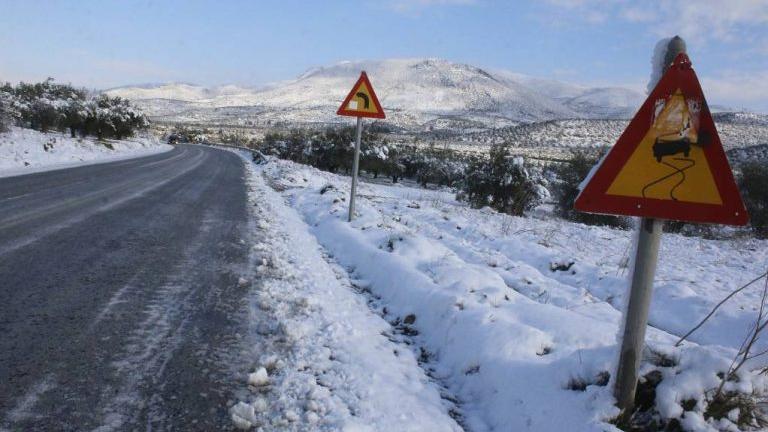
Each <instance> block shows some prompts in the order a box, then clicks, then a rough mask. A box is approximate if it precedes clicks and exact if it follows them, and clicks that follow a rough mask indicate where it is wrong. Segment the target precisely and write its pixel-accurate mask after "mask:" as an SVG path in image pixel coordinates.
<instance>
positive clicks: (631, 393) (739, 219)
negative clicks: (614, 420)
mask: <svg viewBox="0 0 768 432" xmlns="http://www.w3.org/2000/svg"><path fill="white" fill-rule="evenodd" d="M663 58H664V59H665V60H664V69H663V74H662V76H661V79H660V80H659V82H658V83H657V84H656V86H655V87H654V88H653V91H651V92H650V94H649V95H648V99H646V101H645V102H644V103H643V105H642V106H641V107H640V109H639V110H638V111H637V114H635V117H634V118H633V119H632V121H631V122H630V123H629V125H628V126H627V128H626V130H625V131H624V133H622V134H621V137H620V138H619V140H618V141H617V142H616V144H615V145H614V146H613V147H612V148H611V150H610V151H609V152H608V154H607V155H606V156H605V158H603V160H602V161H601V163H600V165H599V166H598V167H597V169H595V170H594V175H592V176H591V177H590V178H589V180H588V181H587V184H586V186H584V189H583V190H582V191H581V193H580V194H579V196H578V197H577V198H576V202H575V204H574V207H575V208H576V210H579V211H583V212H588V213H600V214H614V215H624V216H639V217H641V226H640V232H639V233H638V242H637V251H636V255H635V261H634V269H633V272H632V284H631V287H630V291H629V293H628V296H629V298H628V301H627V310H626V311H625V317H624V319H625V322H624V329H623V334H622V340H621V351H620V355H619V364H618V365H617V371H616V381H615V388H614V395H615V396H616V401H617V405H618V407H619V408H621V410H622V416H623V417H624V419H626V420H628V419H629V417H631V416H632V414H633V409H634V404H635V390H636V388H637V378H638V377H637V371H638V369H639V366H640V361H641V360H642V354H643V348H644V346H645V328H646V326H647V324H648V312H649V308H650V303H651V295H652V294H653V277H654V273H655V271H656V263H657V259H658V254H659V244H660V240H661V231H662V225H663V220H665V219H669V220H679V221H685V222H703V223H717V224H728V225H745V224H746V223H747V221H748V216H747V211H746V208H745V207H744V203H743V202H742V200H741V196H740V195H739V190H738V188H737V187H736V182H735V181H734V179H733V173H732V172H731V168H730V166H729V165H728V160H727V159H726V157H725V152H724V151H723V147H722V144H721V143H720V137H719V136H718V135H717V129H716V128H715V123H714V121H713V120H712V114H711V113H710V112H709V107H708V105H707V102H706V100H705V99H704V92H703V91H702V90H701V86H700V85H699V80H698V78H697V77H696V73H695V72H694V71H693V67H692V65H691V61H690V60H689V59H688V56H687V55H686V54H685V43H684V42H683V41H682V39H680V38H679V37H677V36H676V37H674V38H672V39H671V41H670V42H669V44H668V46H667V50H666V55H665V56H663ZM670 59H673V60H671V61H670Z"/></svg>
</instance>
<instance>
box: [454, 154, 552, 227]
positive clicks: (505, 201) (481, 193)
mask: <svg viewBox="0 0 768 432" xmlns="http://www.w3.org/2000/svg"><path fill="white" fill-rule="evenodd" d="M544 196H545V194H544V192H543V191H542V187H541V185H540V184H539V183H538V182H537V181H535V180H534V178H533V177H532V176H531V174H530V173H529V171H528V170H527V169H526V167H525V165H524V163H523V159H522V158H520V157H511V156H510V155H509V151H508V145H507V144H500V145H494V146H493V147H492V148H491V151H490V154H489V157H488V158H484V159H478V160H476V161H474V162H472V163H471V164H470V165H469V167H468V168H467V172H466V175H465V178H464V181H463V183H462V185H461V191H460V192H459V194H458V195H457V198H459V199H462V200H465V201H467V202H469V204H470V205H471V206H472V207H475V208H482V207H485V206H490V207H492V208H494V209H496V210H498V211H500V212H503V213H507V214H511V215H517V216H521V215H523V214H524V213H525V212H526V211H528V210H531V209H533V208H534V207H536V206H537V205H538V204H540V203H541V201H542V199H543V197H544Z"/></svg>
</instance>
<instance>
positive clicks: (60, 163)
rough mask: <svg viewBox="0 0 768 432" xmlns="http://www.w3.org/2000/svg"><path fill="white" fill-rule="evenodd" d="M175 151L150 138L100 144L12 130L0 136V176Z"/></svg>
mask: <svg viewBox="0 0 768 432" xmlns="http://www.w3.org/2000/svg"><path fill="white" fill-rule="evenodd" d="M110 147H111V148H110ZM171 149H172V147H171V146H169V145H167V144H163V143H161V142H160V141H159V140H158V139H157V138H155V137H153V136H150V135H147V136H141V137H134V138H127V139H124V140H119V141H118V140H106V141H104V142H99V141H98V140H96V139H95V138H92V137H88V138H71V137H70V136H69V134H63V133H59V132H50V133H41V132H38V131H35V130H32V129H22V128H18V127H12V128H11V130H10V131H8V132H4V133H0V177H8V176H13V175H21V174H29V173H33V172H39V171H47V170H51V169H58V168H68V167H72V166H78V165H87V164H89V163H98V162H107V161H114V160H120V159H129V158H132V157H137V156H146V155H150V154H154V153H161V152H164V151H169V150H171Z"/></svg>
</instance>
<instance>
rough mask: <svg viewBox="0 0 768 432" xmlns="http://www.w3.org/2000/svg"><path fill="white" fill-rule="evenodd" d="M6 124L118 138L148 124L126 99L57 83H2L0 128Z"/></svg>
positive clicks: (49, 80) (131, 133) (0, 92)
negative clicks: (91, 93) (91, 94)
mask: <svg viewBox="0 0 768 432" xmlns="http://www.w3.org/2000/svg"><path fill="white" fill-rule="evenodd" d="M10 125H16V126H20V127H26V128H31V129H35V130H38V131H40V132H48V131H50V130H58V131H69V133H70V136H71V137H72V138H74V137H75V136H76V135H79V136H81V137H85V136H88V135H91V136H96V137H98V138H99V139H103V138H115V139H122V138H125V137H129V136H132V135H133V134H134V133H135V132H136V131H137V130H140V129H145V128H147V127H148V126H149V121H148V120H147V117H146V116H145V115H144V114H143V113H142V112H141V111H140V110H138V109H136V108H134V107H133V106H132V105H131V103H130V102H129V101H128V100H127V99H122V98H120V97H109V96H107V95H104V94H100V95H97V96H90V95H89V94H88V92H87V91H86V90H85V89H78V88H75V87H72V86H71V85H66V84H57V83H55V82H54V81H53V79H52V78H49V79H47V80H46V81H43V82H41V83H36V84H26V83H19V84H18V85H16V86H12V85H11V84H9V83H6V84H4V85H2V86H1V87H0V130H1V129H7V128H8V127H9V126H10Z"/></svg>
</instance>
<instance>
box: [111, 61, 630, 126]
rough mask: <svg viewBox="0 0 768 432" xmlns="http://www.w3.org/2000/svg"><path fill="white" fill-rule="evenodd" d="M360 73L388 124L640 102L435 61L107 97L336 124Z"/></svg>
mask: <svg viewBox="0 0 768 432" xmlns="http://www.w3.org/2000/svg"><path fill="white" fill-rule="evenodd" d="M361 70H366V71H367V72H368V75H369V76H370V77H371V80H372V82H373V84H374V86H375V89H376V92H377V95H378V96H379V98H380V99H381V102H382V105H383V106H384V108H385V110H387V112H388V115H389V121H390V122H391V123H394V124H399V125H402V126H406V127H421V126H424V125H425V124H427V123H428V122H434V121H435V120H436V119H440V118H450V119H456V120H459V121H466V120H470V121H479V122H481V123H482V124H486V125H493V126H494V127H497V126H499V125H500V124H499V122H500V121H501V122H502V123H501V125H504V124H505V123H504V122H506V124H514V123H517V122H532V121H541V120H551V119H563V118H582V117H591V118H594V117H600V118H602V117H628V116H629V115H631V112H632V111H633V110H634V109H635V107H636V106H637V105H638V104H639V102H638V101H641V100H642V97H643V96H642V94H640V93H639V92H636V91H633V90H629V89H623V88H590V87H584V86H578V85H573V84H568V83H563V82H559V81H555V80H547V79H538V78H532V77H527V76H524V75H519V74H514V73H511V72H506V71H486V70H483V69H480V68H477V67H474V66H471V65H466V64H460V63H452V62H448V61H445V60H440V59H390V60H376V61H354V62H351V61H347V62H341V63H338V64H335V65H332V66H327V67H320V68H316V69H312V70H310V71H307V72H306V73H304V74H303V75H301V76H300V77H298V78H297V79H295V80H290V81H285V82H281V83H276V84H274V85H272V86H269V87H267V88H262V89H252V88H242V87H236V86H225V87H218V88H211V89H206V88H203V87H194V86H190V85H188V84H168V85H161V86H157V85H155V86H151V87H142V86H138V87H122V88H117V89H111V90H108V91H107V93H109V94H110V95H117V96H122V97H126V98H128V99H132V100H134V101H136V102H137V103H138V104H140V105H142V106H143V107H144V108H145V109H147V110H148V111H149V112H150V113H151V114H152V115H154V116H159V117H172V118H173V119H176V120H193V121H200V120H205V119H206V118H210V117H215V116H216V110H217V109H220V108H227V107H241V108H245V107H252V109H250V110H248V109H241V110H238V111H237V114H233V117H234V118H232V120H236V119H238V118H240V119H242V118H250V119H251V121H256V122H258V121H260V120H263V121H266V120H270V121H278V122H279V121H291V122H292V121H301V122H335V121H338V118H337V117H336V116H335V111H336V108H337V107H338V105H339V104H340V103H341V101H342V99H343V97H344V96H345V94H346V92H347V91H348V90H349V87H350V85H351V84H352V83H353V82H354V80H355V79H356V78H357V76H358V75H359V73H360V71H361ZM168 100H173V101H174V103H169V102H168ZM161 101H164V102H161ZM177 101H179V102H177Z"/></svg>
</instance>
